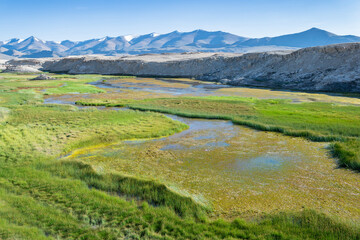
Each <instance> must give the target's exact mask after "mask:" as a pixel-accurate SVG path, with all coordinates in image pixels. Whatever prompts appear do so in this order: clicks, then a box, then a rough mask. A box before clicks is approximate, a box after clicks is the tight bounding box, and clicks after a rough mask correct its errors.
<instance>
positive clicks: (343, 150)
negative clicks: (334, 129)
mask: <svg viewBox="0 0 360 240" xmlns="http://www.w3.org/2000/svg"><path fill="white" fill-rule="evenodd" d="M332 149H333V152H334V155H335V156H336V157H337V158H338V159H339V162H340V166H341V167H346V168H350V169H354V170H357V171H360V141H359V140H357V141H356V140H352V141H346V142H338V143H335V144H333V145H332Z"/></svg>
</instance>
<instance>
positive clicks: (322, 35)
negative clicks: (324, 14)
mask: <svg viewBox="0 0 360 240" xmlns="http://www.w3.org/2000/svg"><path fill="white" fill-rule="evenodd" d="M350 42H360V37H357V36H352V35H347V36H339V35H336V34H333V33H330V32H327V31H324V30H321V29H318V28H311V29H309V30H307V31H304V32H300V33H295V34H288V35H283V36H279V37H274V38H268V37H267V38H257V39H249V40H247V41H243V42H237V43H236V44H235V46H248V47H253V46H269V45H274V46H288V47H298V48H304V47H315V46H324V45H330V44H338V43H350Z"/></svg>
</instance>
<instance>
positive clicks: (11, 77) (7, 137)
mask: <svg viewBox="0 0 360 240" xmlns="http://www.w3.org/2000/svg"><path fill="white" fill-rule="evenodd" d="M1 76H2V77H3V78H1V79H0V104H1V108H0V113H1V118H2V122H1V124H0V239H360V235H359V232H360V230H359V229H358V227H356V226H353V225H352V224H351V223H347V222H343V221H342V220H334V218H333V217H329V216H325V215H323V214H320V213H317V212H314V211H311V210H304V211H302V212H300V213H282V214H276V215H269V216H264V217H263V218H261V219H256V220H254V221H251V222H248V221H244V220H240V219H237V220H234V221H225V220H222V219H218V220H215V221H213V220H209V219H208V218H207V217H206V214H207V212H208V209H207V208H206V207H204V206H202V205H199V204H197V203H196V202H194V201H193V200H192V199H190V198H188V197H184V196H180V195H177V193H174V192H172V191H170V190H169V189H168V188H167V187H166V186H164V185H162V184H160V183H157V182H153V181H148V180H142V179H137V178H133V177H127V176H121V175H118V174H116V173H99V172H96V171H95V170H94V169H93V168H92V167H91V166H90V165H86V164H84V163H81V162H73V161H66V160H64V161H59V160H58V159H57V157H58V156H59V155H61V154H65V153H67V152H69V151H71V150H74V149H76V148H79V147H87V146H92V145H96V144H98V143H104V142H105V143H112V142H116V141H121V140H125V139H141V138H152V137H161V136H167V135H170V134H173V133H175V132H179V131H181V130H183V129H185V128H187V126H186V125H184V124H182V123H180V122H176V121H173V120H171V119H169V118H167V117H165V116H163V115H161V114H156V113H144V112H136V111H119V112H115V111H99V110H97V109H88V110H78V109H77V108H75V107H74V106H69V105H46V106H44V105H41V103H42V94H43V93H44V92H42V90H45V89H49V88H51V89H60V90H56V91H55V90H52V93H56V94H58V93H64V92H69V91H70V92H71V91H74V89H71V90H69V89H66V88H62V84H64V82H68V81H70V82H73V81H74V82H77V83H79V84H80V83H81V84H82V83H86V82H90V81H93V80H96V79H99V76H95V75H91V76H89V75H83V76H72V75H59V76H58V75H55V77H57V78H58V80H56V81H28V79H29V78H32V77H34V75H18V74H1ZM62 81H63V82H62ZM77 87H78V86H76V88H77ZM79 87H80V88H82V86H80V85H79ZM90 90H91V89H90ZM90 90H89V89H87V90H86V91H90ZM46 91H47V90H46ZM86 91H84V92H86ZM210 100H211V99H209V101H210ZM157 101H162V100H157ZM186 101H187V100H186ZM196 101H198V100H196ZM211 101H215V102H216V101H218V100H214V99H213V100H211ZM233 101H234V100H233V99H228V100H227V104H229V105H227V107H230V106H232V104H233ZM236 101H237V100H236ZM244 101H245V103H241V104H239V103H236V104H239V105H237V106H239V107H240V105H244V106H241V108H242V110H239V108H238V109H231V108H225V109H224V108H221V111H222V112H221V115H218V116H217V113H216V108H217V107H218V106H217V104H219V103H216V104H215V105H211V106H210V107H209V105H208V104H205V105H208V106H207V108H205V110H202V111H201V107H197V106H196V105H193V107H194V108H196V107H197V109H194V108H193V109H191V108H190V107H189V106H190V105H189V104H187V105H189V106H185V107H184V106H182V107H180V108H178V110H177V111H178V112H179V113H181V111H184V110H187V111H188V112H186V111H184V112H185V113H186V114H189V115H191V114H193V115H195V114H196V113H197V112H198V114H202V115H203V116H210V115H211V116H212V117H214V118H215V117H219V116H220V117H224V118H227V117H229V119H231V118H230V117H232V116H233V115H236V116H241V113H242V112H247V114H244V116H253V117H254V116H256V114H257V113H256V112H255V109H254V106H253V104H254V102H256V101H255V100H251V101H250V100H244ZM159 103H160V102H157V103H156V104H154V102H148V101H145V102H143V103H141V104H143V105H141V104H140V103H136V104H137V105H135V104H134V105H133V106H132V107H133V108H136V107H138V108H139V109H140V108H141V106H142V107H143V109H149V107H150V106H152V107H154V110H156V107H157V108H159V109H160V107H159V106H160V104H159ZM201 103H202V102H200V104H201ZM127 104H128V105H132V104H133V103H130V104H129V103H127ZM144 104H145V105H144ZM146 104H148V105H146ZM149 104H150V105H149ZM169 104H170V105H169V106H163V107H162V108H161V109H160V110H163V111H170V110H171V109H176V108H174V106H173V105H174V104H175V105H181V102H180V103H176V102H171V101H170V103H169ZM267 104H273V103H267ZM219 106H220V107H221V106H223V105H221V103H220V104H219ZM178 107H179V106H178ZM204 107H205V106H204ZM190 110H191V111H190ZM346 114H347V113H346ZM346 114H345V115H346ZM350 126H352V125H350ZM355 130H356V129H355ZM323 131H324V130H323ZM345 132H346V133H347V131H345ZM353 134H357V132H356V131H353ZM343 135H344V134H343ZM344 136H346V134H345V135H344Z"/></svg>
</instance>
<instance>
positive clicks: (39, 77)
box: [30, 74, 56, 80]
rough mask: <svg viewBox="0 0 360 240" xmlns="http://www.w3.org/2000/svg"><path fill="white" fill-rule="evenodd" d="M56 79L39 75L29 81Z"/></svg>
mask: <svg viewBox="0 0 360 240" xmlns="http://www.w3.org/2000/svg"><path fill="white" fill-rule="evenodd" d="M55 79H56V78H53V77H50V76H48V75H46V74H40V75H39V76H37V77H35V78H32V79H30V80H55Z"/></svg>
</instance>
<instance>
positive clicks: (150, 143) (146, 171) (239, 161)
mask: <svg viewBox="0 0 360 240" xmlns="http://www.w3.org/2000/svg"><path fill="white" fill-rule="evenodd" d="M171 117H172V118H174V119H177V120H180V121H183V122H185V123H187V124H188V125H189V126H190V128H189V129H188V130H186V131H183V132H181V133H179V134H175V135H173V136H170V137H166V138H161V139H153V140H141V141H125V142H122V143H120V144H116V145H112V146H106V147H103V148H95V149H94V148H93V149H91V148H89V149H85V150H81V151H78V152H75V153H74V155H73V156H70V157H69V158H70V159H71V158H76V159H80V160H82V161H86V162H89V163H91V164H92V165H94V166H95V167H96V168H97V169H98V170H99V171H117V172H121V173H125V174H130V175H136V176H141V177H145V178H150V179H157V180H160V181H162V182H164V183H166V184H167V185H168V186H170V187H172V188H173V189H174V190H175V191H180V192H181V193H184V192H186V193H188V194H190V195H191V196H192V197H193V198H195V199H197V200H198V201H200V202H204V203H207V204H209V205H212V206H213V207H214V209H215V213H216V214H219V215H223V216H232V215H234V216H244V217H247V216H254V215H256V214H261V213H264V212H266V213H269V212H272V211H281V210H300V209H302V208H304V207H305V208H312V209H318V210H321V211H325V212H328V213H330V214H336V215H344V216H346V217H350V218H355V219H356V218H359V217H360V202H359V199H360V175H359V174H357V173H354V172H351V171H349V170H345V169H337V168H336V163H335V161H334V159H331V158H330V157H329V155H328V151H327V149H326V146H327V144H325V143H314V142H310V141H307V140H304V139H301V138H292V137H287V136H282V135H281V134H278V133H271V132H261V131H256V130H252V129H249V128H246V127H241V126H236V125H233V124H232V123H230V122H227V121H217V120H194V119H186V118H180V117H174V116H171Z"/></svg>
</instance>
